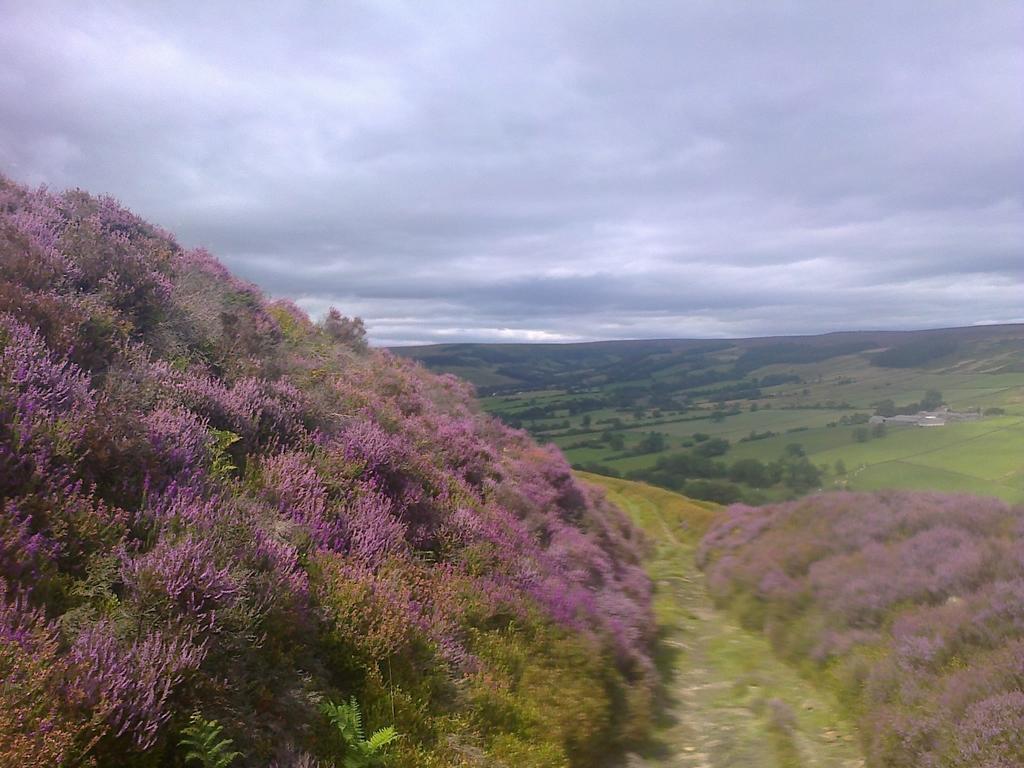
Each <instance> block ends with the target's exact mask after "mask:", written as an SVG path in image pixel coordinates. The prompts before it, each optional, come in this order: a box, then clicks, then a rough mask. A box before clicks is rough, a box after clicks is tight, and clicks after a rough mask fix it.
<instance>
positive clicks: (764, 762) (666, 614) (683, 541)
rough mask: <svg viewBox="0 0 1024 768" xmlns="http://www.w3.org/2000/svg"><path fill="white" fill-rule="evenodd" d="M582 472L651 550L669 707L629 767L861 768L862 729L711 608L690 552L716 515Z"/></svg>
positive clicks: (760, 641) (761, 641)
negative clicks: (635, 525) (650, 544)
mask: <svg viewBox="0 0 1024 768" xmlns="http://www.w3.org/2000/svg"><path fill="white" fill-rule="evenodd" d="M580 474H581V477H582V478H583V479H584V480H586V481H588V482H593V483H596V484H598V485H601V486H602V487H604V488H605V490H606V491H607V493H608V495H609V497H610V498H611V499H612V500H613V501H615V502H616V503H617V504H618V505H619V506H621V507H622V508H623V509H624V510H626V511H627V512H628V513H629V514H630V515H631V516H632V517H633V519H634V520H635V521H636V523H638V524H639V525H640V526H641V527H642V528H643V529H644V531H645V532H646V533H647V535H648V537H649V538H650V539H652V540H653V542H654V544H655V546H654V551H653V552H652V554H651V556H650V558H649V560H648V564H647V565H648V571H649V573H650V575H651V578H652V579H653V580H654V583H655V588H656V589H655V609H656V613H657V618H658V626H659V645H658V653H657V662H658V667H659V670H660V672H661V674H662V679H663V681H664V693H665V702H664V704H665V706H664V708H663V710H664V711H663V713H662V715H661V717H660V719H659V722H658V724H657V727H656V733H655V738H654V739H653V741H652V743H651V744H650V746H649V747H648V748H646V749H645V750H644V751H643V753H642V754H634V755H630V756H629V757H628V758H627V761H626V763H625V766H623V768H819V767H820V768H825V767H828V768H862V767H863V765H864V760H863V757H862V754H861V751H860V748H859V744H858V739H857V734H856V731H855V729H854V727H853V725H852V724H851V723H849V722H848V721H846V720H845V719H844V718H843V717H842V716H841V714H840V712H839V710H838V707H837V706H836V703H835V701H834V700H833V699H832V698H831V697H830V696H829V694H828V693H827V692H823V691H821V690H819V689H817V688H816V687H815V686H814V685H812V684H811V683H810V682H808V681H807V680H806V679H804V678H803V677H801V676H800V675H799V674H798V672H797V671H796V670H795V669H793V668H792V667H791V666H789V665H788V664H786V663H785V662H783V661H781V660H779V659H778V658H777V657H776V656H775V655H774V654H773V653H772V649H771V646H770V645H769V643H768V642H767V640H766V639H765V638H764V637H762V636H761V635H760V634H757V633H754V632H750V631H748V630H745V629H743V628H742V627H740V626H739V625H738V624H737V623H736V622H734V621H733V620H732V619H731V618H730V617H729V616H727V615H726V614H725V613H724V612H722V611H719V610H718V609H716V608H715V606H714V604H713V603H712V601H711V599H710V597H709V596H708V593H707V590H706V589H705V587H704V577H703V575H702V574H701V573H700V571H699V570H697V568H696V566H695V565H694V551H695V549H696V546H697V543H698V541H699V539H700V536H701V534H702V532H703V530H704V529H705V527H706V526H707V524H708V522H709V521H710V520H711V518H712V517H713V515H714V514H715V513H714V511H713V508H712V507H711V506H710V505H703V504H701V503H696V502H693V501H691V500H689V499H687V498H685V497H683V496H680V495H678V494H675V493H671V492H669V491H665V490H662V489H659V488H653V487H651V486H647V485H644V484H641V483H633V482H630V481H626V480H616V479H612V478H606V477H601V476H598V475H590V474H585V473H580Z"/></svg>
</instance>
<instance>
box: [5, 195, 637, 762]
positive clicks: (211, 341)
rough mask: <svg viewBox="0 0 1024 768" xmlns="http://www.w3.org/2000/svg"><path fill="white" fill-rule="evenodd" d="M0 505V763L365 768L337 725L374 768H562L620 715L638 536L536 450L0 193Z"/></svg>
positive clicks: (84, 218)
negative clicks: (379, 752) (197, 758)
mask: <svg viewBox="0 0 1024 768" xmlns="http://www.w3.org/2000/svg"><path fill="white" fill-rule="evenodd" d="M0 505H2V514H0V680H2V681H3V682H2V685H0V765H4V766H19V767H20V768H35V767H38V768H53V766H77V765H97V766H104V767H105V766H123V767H125V768H129V767H130V768H142V767H143V766H146V767H149V766H181V765H183V764H184V761H185V756H186V754H187V743H186V742H190V743H192V744H193V745H195V744H199V745H200V746H201V747H202V748H203V749H207V750H213V751H214V752H216V751H217V750H216V749H214V748H215V747H216V745H217V743H218V742H219V741H220V740H223V739H227V740H229V741H227V742H224V744H222V745H221V747H220V748H219V749H220V752H219V757H220V760H221V761H220V762H218V761H217V755H216V754H212V755H207V756H206V758H207V759H206V760H205V762H204V764H207V765H215V764H217V765H221V764H223V765H227V764H229V763H230V764H231V765H233V766H260V767H261V768H263V767H264V766H280V767H281V768H286V767H288V768H291V767H292V766H295V767H298V766H306V767H308V766H313V765H324V766H329V765H340V764H342V761H344V764H345V765H376V764H378V761H377V757H375V756H372V755H370V753H371V752H375V751H376V748H377V746H379V742H380V741H383V740H386V733H385V735H384V736H380V737H378V738H377V739H376V740H375V741H374V742H373V743H371V742H367V741H363V740H362V739H361V738H360V737H359V735H358V733H357V731H358V728H356V719H357V714H358V710H360V709H361V711H362V715H363V719H364V721H365V725H366V730H367V732H369V731H373V730H375V729H378V728H380V727H384V726H393V727H394V728H396V729H397V730H398V732H399V733H400V734H401V736H400V738H399V739H398V740H397V741H396V742H394V743H392V744H391V745H390V746H389V747H388V748H387V750H386V751H385V752H383V754H384V755H385V757H384V763H382V764H385V765H401V766H438V767H440V766H445V767H447V766H485V765H486V766H500V765H508V766H511V765H515V766H536V767H537V768H541V767H543V768H550V767H551V766H580V767H581V768H582V767H583V766H587V767H589V766H594V765H599V764H601V762H602V761H603V760H604V759H605V758H607V757H608V756H610V755H614V753H615V752H616V750H617V749H618V748H619V747H621V746H622V745H623V744H626V743H628V742H630V741H632V740H635V739H637V738H639V737H640V736H642V735H643V733H644V731H645V729H646V725H647V723H648V721H649V719H650V706H651V702H652V691H653V686H654V671H653V664H652V660H651V658H650V655H649V645H650V642H651V640H652V636H653V631H654V630H653V620H652V614H651V609H650V583H649V580H648V578H647V576H646V575H645V574H644V572H643V570H642V568H641V567H640V559H639V558H640V550H641V537H640V535H639V534H638V532H637V530H636V529H635V528H634V527H633V526H632V525H631V524H630V523H629V521H628V520H627V519H626V518H625V517H624V516H623V515H622V513H621V512H620V511H619V510H618V509H617V508H615V507H614V506H613V505H611V504H609V503H608V502H606V501H605V500H604V499H603V497H602V496H601V494H599V493H597V492H595V491H593V490H592V489H590V488H588V487H587V486H583V485H580V484H578V483H577V482H576V481H575V480H574V479H573V477H572V475H571V473H570V471H569V467H568V465H567V464H566V462H565V461H564V459H563V458H562V457H561V455H560V454H559V453H558V451H557V450H554V449H551V448H541V447H538V446H537V445H536V444H535V443H534V442H532V440H530V439H529V437H528V436H527V435H526V434H525V433H523V432H520V431H517V430H513V429H510V428H508V427H506V426H504V425H502V424H501V423H500V422H498V421H496V420H494V419H492V418H490V417H487V416H485V415H482V414H481V413H480V412H479V411H478V409H477V407H476V405H475V403H474V401H473V399H472V397H471V394H470V393H469V391H468V390H467V388H466V387H465V386H464V385H463V384H461V383H460V382H458V381H457V380H456V379H454V378H452V377H444V376H435V375H431V374H429V373H428V372H426V371H425V370H423V369H422V368H420V367H419V366H417V365H415V364H412V363H410V362H408V361H405V360H402V359H400V358H397V357H395V356H393V355H390V354H388V353H386V352H377V351H372V350H368V349H367V348H366V344H365V340H364V339H363V337H362V333H361V326H360V324H359V323H358V322H355V321H353V320H350V319H348V318H344V317H342V316H341V315H339V314H337V313H333V314H331V315H330V316H328V318H327V319H326V320H325V321H324V322H323V323H321V324H319V325H315V324H313V323H311V322H310V320H309V319H308V318H307V317H306V316H305V315H304V314H303V313H302V312H301V311H299V310H297V309H296V308H295V307H294V306H292V305H291V304H289V303H287V302H271V301H268V300H267V299H266V298H264V297H263V296H262V295H261V294H260V292H259V291H258V290H256V289H255V288H254V287H253V286H251V285H248V284H245V283H243V282H241V281H239V280H237V279H235V278H233V277H232V276H231V275H230V274H228V273H227V272H226V270H225V269H224V268H223V267H222V266H220V265H219V264H218V263H217V261H216V260H215V259H214V258H213V257H211V256H210V255H209V254H207V253H205V252H203V251H197V250H186V249H183V248H182V247H180V246H179V245H178V244H177V243H176V242H175V240H174V238H173V237H172V236H171V235H169V234H168V233H166V232H164V231H162V230H160V229H158V228H156V227H153V226H151V225H149V224H147V223H146V222H144V221H142V220H140V219H139V218H137V217H136V216H134V215H132V214H131V213H130V212H128V211H126V210H124V209H123V208H122V207H120V206H119V205H117V204H116V203H115V202H114V201H112V200H110V199H107V198H97V197H92V196H90V195H88V194H85V193H83V192H79V191H74V192H69V193H66V194H62V195H54V194H50V193H48V192H47V191H46V190H35V191H33V190H28V189H25V188H23V187H20V186H18V185H16V184H13V183H11V182H9V181H6V180H3V179H0ZM349 701H353V702H354V704H346V702H349ZM218 729H220V730H218ZM203 745H205V746H203ZM229 752H236V753H237V754H235V755H234V756H233V757H231V759H228V755H227V753H229ZM360 756H362V757H360Z"/></svg>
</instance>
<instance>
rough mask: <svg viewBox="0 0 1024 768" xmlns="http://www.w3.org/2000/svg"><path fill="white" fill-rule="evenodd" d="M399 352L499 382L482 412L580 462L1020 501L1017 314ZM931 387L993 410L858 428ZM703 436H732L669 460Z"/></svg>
mask: <svg viewBox="0 0 1024 768" xmlns="http://www.w3.org/2000/svg"><path fill="white" fill-rule="evenodd" d="M922 349H923V350H924V351H925V352H928V351H929V350H932V351H934V353H935V356H934V357H933V358H932V359H929V360H928V361H927V362H926V364H923V365H921V366H919V367H902V365H901V363H900V360H899V355H906V356H908V357H909V358H912V359H915V360H916V359H917V358H919V357H921V350H922ZM886 350H888V351H886ZM401 351H402V353H403V354H407V355H409V356H411V357H415V358H417V359H419V360H421V361H422V362H424V363H425V364H427V365H431V366H432V367H435V368H438V369H440V370H448V371H450V372H453V373H456V374H458V375H462V376H465V377H466V378H468V379H470V380H471V381H475V383H476V384H477V386H478V387H479V388H480V391H481V393H483V394H485V395H487V394H488V393H490V394H489V396H485V397H483V398H482V403H483V407H484V408H485V409H486V410H488V411H490V412H491V413H494V414H495V415H497V416H499V417H500V418H502V419H503V420H505V421H506V422H508V423H510V424H512V425H513V426H521V427H523V428H525V429H527V430H528V431H529V432H530V433H531V434H533V435H534V436H535V437H537V438H538V439H540V440H542V441H548V442H552V443H554V444H556V445H557V446H558V447H559V448H561V449H562V451H563V452H564V453H565V454H566V456H567V457H568V458H569V460H570V462H571V463H572V464H573V465H574V466H575V467H577V468H583V469H587V470H590V471H596V472H599V473H601V474H606V475H612V476H625V477H632V478H634V479H642V480H646V481H648V482H653V483H657V484H659V485H663V486H665V487H668V488H673V489H675V490H682V491H684V492H685V493H687V494H689V495H696V496H700V497H702V498H708V499H714V500H717V501H723V502H726V501H731V500H734V499H742V500H745V501H749V502H752V503H760V502H764V501H773V500H778V499H782V498H787V497H792V496H795V495H799V494H801V493H806V492H808V491H812V490H817V489H818V488H851V489H878V488H913V489H935V490H944V491H965V492H970V493H978V494H990V495H994V496H998V497H1001V498H1003V499H1006V500H1008V501H1014V502H1016V501H1024V326H984V327H976V328H963V329H950V330H946V331H933V332H927V333H925V332H914V333H903V334H900V333H897V334H881V335H878V334H870V333H863V334H832V335H828V336H814V337H794V338H789V339H767V340H766V339H748V340H735V341H703V342H699V341H687V340H682V341H657V342H606V343H599V344H593V345H587V344H573V345H508V346H500V345H449V346H445V347H425V348H414V349H412V350H401ZM894 351H895V352H898V353H899V355H896V360H895V361H893V359H892V356H893V352H894ZM887 354H888V355H889V357H888V358H886V357H885V355H887ZM883 362H884V363H886V364H884V365H883V364H880V363H883ZM930 390H936V391H938V392H939V393H940V394H941V398H942V401H943V402H944V403H945V405H946V406H947V407H948V408H950V409H951V410H954V411H978V412H981V413H984V414H986V415H985V416H984V417H983V418H982V419H981V420H980V421H977V422H968V423H949V424H947V425H946V426H942V427H934V428H927V429H925V428H918V427H894V426H891V427H887V428H886V430H885V434H884V435H869V439H867V440H864V441H860V440H858V438H857V434H856V432H857V430H858V428H861V427H864V426H865V425H864V424H863V422H865V421H866V420H867V419H868V418H869V417H870V416H872V415H873V414H875V413H876V411H877V410H879V409H880V408H882V407H884V403H885V402H886V401H889V402H890V403H891V404H892V406H894V407H895V408H896V409H897V410H906V411H907V412H911V413H912V412H914V408H913V404H915V403H919V402H921V401H922V399H923V398H925V395H926V393H927V392H929V391H930ZM908 409H909V410H908ZM652 434H654V435H656V437H654V438H652V437H651V435H652ZM702 435H703V436H707V437H708V438H711V439H720V440H725V441H728V445H727V446H725V448H724V450H722V446H721V444H719V446H718V448H719V450H717V451H716V452H715V453H714V455H712V456H711V457H710V458H711V459H713V462H714V463H713V465H712V466H710V467H703V468H701V469H696V470H695V469H692V468H691V469H690V470H689V471H691V472H696V473H697V474H696V475H694V476H693V477H689V476H686V475H684V474H682V473H681V472H680V471H679V470H678V469H677V468H678V466H679V465H678V461H676V460H677V459H678V458H679V457H686V456H688V455H692V454H693V453H694V452H700V451H701V450H702V449H701V447H700V444H699V442H698V438H699V437H701V436H702ZM862 437H863V436H862ZM751 438H757V439H751ZM652 440H653V441H654V442H652ZM794 445H796V446H799V449H796V448H792V447H791V446H794ZM787 451H798V452H799V453H798V454H796V453H787ZM787 457H788V458H787ZM741 460H756V461H757V462H761V463H762V464H764V465H765V466H766V467H769V468H770V469H771V471H770V472H769V474H770V475H771V477H770V478H769V479H768V480H765V481H763V482H756V483H752V482H751V481H750V479H749V478H744V477H741V476H739V475H737V473H735V472H732V470H731V468H732V467H733V466H734V465H735V463H736V462H738V461H741ZM673 462H675V463H673ZM787 462H788V463H787ZM797 462H806V464H809V465H811V466H812V467H813V470H808V468H807V467H806V466H803V467H802V468H800V469H801V472H800V475H801V479H800V480H794V481H789V480H787V479H786V478H787V477H788V476H789V475H790V474H792V473H793V470H792V468H791V465H792V464H794V463H797ZM659 463H660V464H661V465H662V467H663V468H662V470H660V471H659ZM674 468H675V469H674ZM734 475H735V476H734ZM737 477H739V479H737ZM696 480H709V481H714V483H715V484H716V485H715V487H713V488H710V487H707V483H706V482H705V483H703V484H701V483H695V482H693V481H696Z"/></svg>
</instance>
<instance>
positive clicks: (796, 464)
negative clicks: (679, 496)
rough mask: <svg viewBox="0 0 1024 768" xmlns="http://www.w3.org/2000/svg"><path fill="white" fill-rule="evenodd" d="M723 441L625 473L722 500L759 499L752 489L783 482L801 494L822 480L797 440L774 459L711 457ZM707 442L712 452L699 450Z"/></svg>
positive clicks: (693, 494)
mask: <svg viewBox="0 0 1024 768" xmlns="http://www.w3.org/2000/svg"><path fill="white" fill-rule="evenodd" d="M721 443H725V449H726V450H728V441H725V440H722V439H721V438H712V439H710V440H708V441H706V442H704V443H702V444H701V445H699V446H698V448H696V449H694V450H691V451H687V452H685V453H673V454H671V455H669V456H663V457H661V458H659V459H658V461H657V463H656V464H655V465H654V467H650V468H644V469H634V470H631V471H630V472H628V473H627V475H626V476H627V477H628V478H629V479H630V480H640V481H643V482H646V483H650V484H651V485H657V486H660V487H662V488H668V489H669V490H673V491H678V492H680V493H685V494H686V495H687V496H691V497H693V498H697V499H705V500H708V501H716V502H718V503H720V504H731V503H733V502H736V501H741V500H744V501H759V500H760V499H761V495H760V494H758V493H751V492H750V490H749V489H757V490H764V489H767V488H772V487H775V486H779V485H781V486H784V487H785V488H786V489H788V490H789V491H790V492H792V493H793V494H802V493H807V492H808V491H810V490H812V489H814V488H817V487H818V486H819V485H820V484H821V476H822V471H821V469H820V468H819V467H817V466H815V465H814V464H813V463H812V462H811V461H810V459H808V458H807V455H806V453H805V452H804V449H803V446H801V445H799V444H798V443H791V444H790V445H788V446H786V449H785V451H784V453H783V455H782V456H780V457H779V458H778V459H776V460H774V461H771V462H767V463H766V462H763V461H760V460H759V459H754V458H747V459H739V460H737V461H735V462H733V463H731V464H728V463H726V462H722V461H713V460H712V458H711V457H712V456H717V455H721V453H724V452H725V451H721V453H719V449H720V444H721ZM708 445H713V446H714V447H713V449H712V450H711V451H710V452H708V451H703V452H702V451H700V448H702V447H703V446H708Z"/></svg>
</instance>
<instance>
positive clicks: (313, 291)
mask: <svg viewBox="0 0 1024 768" xmlns="http://www.w3.org/2000/svg"><path fill="white" fill-rule="evenodd" d="M0 10H2V15H3V18H4V21H3V24H2V25H0V173H4V174H6V175H8V176H11V177H13V178H15V179H17V180H19V181H22V182H27V183H31V184H38V183H46V184H48V185H50V186H52V187H57V188H63V187H68V186H81V187H84V188H87V189H89V190H91V191H95V192H103V193H108V194H111V195H113V196H115V197H117V198H119V199H121V200H122V201H123V202H124V203H126V204H127V205H128V206H129V207H131V208H133V209H134V210H136V211H137V212H139V213H141V214H142V215H144V216H145V217H147V218H149V219H151V220H153V221H155V222H157V223H160V224H162V225H164V226H166V227H167V228H169V229H171V230H173V231H175V232H176V233H177V234H178V236H179V239H180V240H181V241H182V243H183V244H185V245H188V246H194V245H203V246H206V247H208V248H209V249H210V250H212V251H213V252H214V253H216V254H217V255H218V256H219V257H220V258H221V259H222V260H223V261H224V262H225V263H226V264H227V265H228V266H229V267H230V268H231V269H233V270H234V271H236V272H238V273H240V274H241V275H243V276H244V277H247V278H248V279H250V280H252V281H254V282H256V283H258V284H259V285H260V286H262V287H263V288H264V289H265V290H266V291H267V292H268V293H270V294H273V295H278V296H289V297H292V298H295V299H296V300H298V302H299V303H300V305H302V306H303V307H304V308H306V309H307V310H308V311H310V312H311V313H312V314H314V315H316V314H320V313H322V312H323V311H324V310H325V309H326V307H328V306H329V305H332V304H334V305H337V306H338V307H339V308H340V309H341V310H342V311H343V312H345V313H347V314H359V315H362V316H363V317H365V318H366V320H367V323H368V325H369V327H370V333H371V337H372V339H373V340H374V342H375V343H378V344H385V343H410V342H427V341H454V340H473V341H484V340H538V341H558V340H577V339H597V338H641V337H684V336H748V335H765V334H775V333H810V332H819V331H830V330H838V329H853V328H917V327H930V326H948V325H966V324H972V323H979V322H998V321H1012V320H1017V321H1021V320H1022V319H1024V4H1022V3H1020V2H1017V1H1016V0H1007V1H1006V2H1000V1H999V0H972V2H963V1H962V0H920V1H917V0H881V1H879V2H864V1H862V0H857V1H856V2H855V1H854V0H849V1H847V2H833V1H832V0H827V1H822V0H813V1H812V0H807V1H806V2H786V1H779V2H763V1H761V0H751V1H750V2H738V1H737V2H728V1H726V0H692V1H689V2H688V1H686V0H676V1H674V2H642V1H641V2H637V1H635V0H622V1H621V2H613V1H611V0H579V1H578V2H577V1H575V0H537V1H536V2H533V1H531V0H509V1H508V2H489V1H487V0H473V1H472V2H466V1H465V0H456V1H454V2H442V1H440V0H410V1H409V2H392V1H391V0H382V1H380V2H324V1H323V0H318V1H316V2H308V3H305V4H303V3H298V2H289V3H282V2H274V3H257V2H251V1H248V2H241V0H239V1H238V2H234V3H219V2H203V3H177V2H173V3H172V2H164V3H160V2H152V1H146V0H140V1H138V2H130V3H124V4H123V5H121V4H118V3H116V2H103V3H93V2H86V1H83V0H74V1H71V0H69V1H68V2H66V3H61V4H50V3H46V2H40V1H39V0H34V1H33V2H17V1H16V0H0Z"/></svg>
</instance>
